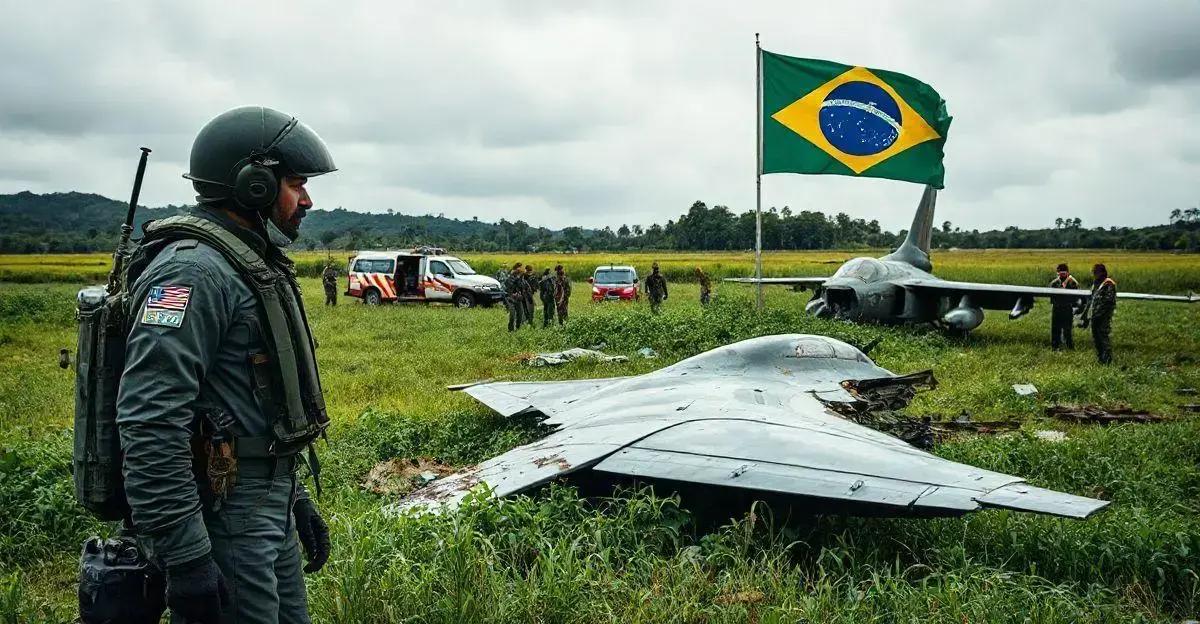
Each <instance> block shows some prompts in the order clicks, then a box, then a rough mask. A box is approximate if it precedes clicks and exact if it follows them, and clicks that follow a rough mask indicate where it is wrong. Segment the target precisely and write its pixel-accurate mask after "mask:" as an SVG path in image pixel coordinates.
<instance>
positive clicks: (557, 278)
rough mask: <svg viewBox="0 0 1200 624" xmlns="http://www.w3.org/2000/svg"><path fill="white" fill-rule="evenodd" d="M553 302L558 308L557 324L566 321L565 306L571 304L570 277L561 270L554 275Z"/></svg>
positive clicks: (567, 306)
mask: <svg viewBox="0 0 1200 624" xmlns="http://www.w3.org/2000/svg"><path fill="white" fill-rule="evenodd" d="M554 303H555V306H556V307H557V308H558V310H557V312H558V324H559V325H562V324H563V323H566V322H567V308H569V307H570V304H571V278H569V277H567V274H566V273H565V272H564V271H561V270H559V271H557V272H556V273H555V275H554Z"/></svg>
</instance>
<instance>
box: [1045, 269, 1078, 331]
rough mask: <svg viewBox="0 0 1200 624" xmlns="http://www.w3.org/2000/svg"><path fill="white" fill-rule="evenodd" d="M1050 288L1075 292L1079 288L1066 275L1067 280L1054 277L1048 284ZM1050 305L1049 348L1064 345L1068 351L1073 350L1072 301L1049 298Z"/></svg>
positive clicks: (1070, 276)
mask: <svg viewBox="0 0 1200 624" xmlns="http://www.w3.org/2000/svg"><path fill="white" fill-rule="evenodd" d="M1050 288H1066V289H1071V290H1075V289H1077V288H1079V282H1077V281H1075V277H1074V276H1072V275H1067V279H1065V280H1064V279H1062V278H1059V277H1055V278H1054V280H1053V281H1051V282H1050ZM1050 303H1051V305H1052V306H1053V308H1052V311H1051V313H1050V346H1051V347H1052V348H1054V349H1059V348H1061V347H1062V346H1063V345H1066V347H1067V348H1068V349H1074V348H1075V336H1074V332H1073V331H1072V329H1073V325H1072V324H1073V322H1074V321H1073V319H1074V317H1075V304H1076V301H1075V300H1074V299H1070V298H1068V297H1051V298H1050Z"/></svg>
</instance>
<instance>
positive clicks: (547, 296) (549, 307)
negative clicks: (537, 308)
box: [538, 269, 554, 327]
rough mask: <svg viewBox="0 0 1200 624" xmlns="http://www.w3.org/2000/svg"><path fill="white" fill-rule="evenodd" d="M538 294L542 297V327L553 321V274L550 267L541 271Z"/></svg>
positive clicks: (548, 325)
mask: <svg viewBox="0 0 1200 624" xmlns="http://www.w3.org/2000/svg"><path fill="white" fill-rule="evenodd" d="M538 295H540V296H541V298H542V327H550V324H551V323H553V322H554V276H552V275H550V269H545V270H543V271H542V279H540V280H538Z"/></svg>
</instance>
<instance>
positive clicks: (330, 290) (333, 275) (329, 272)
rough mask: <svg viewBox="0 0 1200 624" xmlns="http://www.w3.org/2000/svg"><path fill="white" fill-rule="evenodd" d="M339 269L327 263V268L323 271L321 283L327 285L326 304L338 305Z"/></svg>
mask: <svg viewBox="0 0 1200 624" xmlns="http://www.w3.org/2000/svg"><path fill="white" fill-rule="evenodd" d="M337 278H338V274H337V269H335V268H333V264H332V263H330V264H326V265H325V270H324V271H322V272H321V283H322V284H323V285H324V286H325V305H327V306H335V305H337Z"/></svg>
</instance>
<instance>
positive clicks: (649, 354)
mask: <svg viewBox="0 0 1200 624" xmlns="http://www.w3.org/2000/svg"><path fill="white" fill-rule="evenodd" d="M637 354H638V355H640V356H642V357H643V358H645V359H647V360H653V359H654V358H656V357H658V351H655V350H654V349H651V348H650V347H642V348H641V349H638V350H637Z"/></svg>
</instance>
